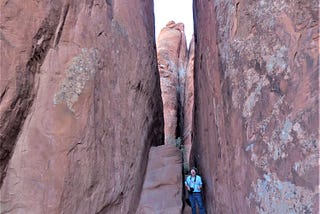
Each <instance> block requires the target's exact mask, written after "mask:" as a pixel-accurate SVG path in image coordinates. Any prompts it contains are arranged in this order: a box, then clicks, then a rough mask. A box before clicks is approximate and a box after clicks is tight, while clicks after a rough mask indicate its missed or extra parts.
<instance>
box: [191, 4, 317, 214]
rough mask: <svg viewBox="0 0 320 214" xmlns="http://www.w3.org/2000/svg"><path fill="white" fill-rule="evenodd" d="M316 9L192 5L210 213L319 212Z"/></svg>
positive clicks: (200, 152) (198, 134)
mask: <svg viewBox="0 0 320 214" xmlns="http://www.w3.org/2000/svg"><path fill="white" fill-rule="evenodd" d="M316 5H318V2H317V1H312V0H311V1H304V2H302V1H280V0H279V1H278V0H277V1H242V0H240V1H219V0H214V1H202V0H196V1H195V8H194V11H195V13H196V14H195V35H196V36H195V37H196V46H195V53H196V55H195V106H196V107H195V140H194V144H193V148H192V150H193V152H192V153H193V154H194V155H193V161H194V162H195V163H196V164H197V165H198V166H199V169H200V172H201V173H202V175H203V177H204V181H205V199H206V200H205V201H206V206H207V211H208V213H318V212H319V204H318V203H319V201H318V200H319V133H318V131H319V129H318V128H319V88H318V86H319V73H318V69H319V58H318V57H319V49H318V48H319V47H318V45H319V40H318V39H319V34H318V29H319V20H318V14H319V11H318V7H317V6H316Z"/></svg>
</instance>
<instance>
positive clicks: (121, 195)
mask: <svg viewBox="0 0 320 214" xmlns="http://www.w3.org/2000/svg"><path fill="white" fill-rule="evenodd" d="M152 11H153V4H152V1H147V2H142V1H132V2H130V3H128V2H125V1H122V0H114V1H103V0H98V1H82V2H77V1H68V0H64V1H63V0H57V1H26V2H23V3H21V2H20V1H18V0H10V1H5V2H3V3H1V9H0V13H1V23H0V26H1V27H0V42H1V60H0V61H1V70H0V74H1V78H0V102H1V105H0V139H1V141H0V148H1V150H0V156H1V157H0V159H1V165H0V167H1V177H2V179H3V178H4V180H3V184H2V187H1V200H0V209H1V213H7V212H10V213H33V214H34V213H135V211H136V209H137V206H138V202H139V198H140V193H141V189H142V185H143V177H144V172H145V170H146V166H147V161H146V158H147V154H148V151H149V148H150V146H151V145H160V144H162V143H163V142H162V141H163V114H162V101H161V91H160V81H159V73H158V70H157V63H156V49H155V40H154V32H153V28H154V23H153V20H154V18H153V12H152ZM137 50H138V51H137ZM11 156H12V157H11ZM10 157H11V160H10V162H9V164H8V161H9V159H10ZM5 174H6V176H5V177H4V175H5Z"/></svg>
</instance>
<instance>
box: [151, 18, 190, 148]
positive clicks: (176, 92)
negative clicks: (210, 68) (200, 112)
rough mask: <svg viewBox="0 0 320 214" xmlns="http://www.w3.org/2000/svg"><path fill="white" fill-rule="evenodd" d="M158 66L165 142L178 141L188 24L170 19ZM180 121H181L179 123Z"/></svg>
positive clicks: (161, 39)
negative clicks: (185, 31) (185, 25)
mask: <svg viewBox="0 0 320 214" xmlns="http://www.w3.org/2000/svg"><path fill="white" fill-rule="evenodd" d="M157 56H158V67H159V72H160V84H161V96H162V100H163V109H164V113H163V114H164V133H165V143H175V142H176V139H177V138H178V137H179V136H180V135H181V130H182V125H183V124H182V117H183V108H182V104H183V99H184V97H183V92H184V82H185V72H186V63H187V44H186V38H185V34H184V25H183V24H182V23H177V24H176V23H175V22H174V21H170V22H169V23H168V24H167V25H166V27H164V28H163V29H162V30H161V32H160V34H159V37H158V40H157ZM179 122H180V124H179Z"/></svg>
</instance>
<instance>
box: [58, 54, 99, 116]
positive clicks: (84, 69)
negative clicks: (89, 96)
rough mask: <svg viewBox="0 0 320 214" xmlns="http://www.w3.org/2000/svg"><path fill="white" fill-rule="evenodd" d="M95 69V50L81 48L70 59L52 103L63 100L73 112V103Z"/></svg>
mask: <svg viewBox="0 0 320 214" xmlns="http://www.w3.org/2000/svg"><path fill="white" fill-rule="evenodd" d="M96 70H97V50H96V49H90V50H88V49H85V48H84V49H82V51H81V53H80V54H79V55H78V56H76V57H74V58H73V59H72V63H71V65H70V66H69V67H68V68H67V70H66V77H65V79H64V80H63V82H62V84H61V86H60V90H59V92H58V93H56V94H55V96H54V100H53V102H54V104H55V105H57V104H59V103H62V102H65V103H66V104H67V106H68V108H69V109H70V110H71V111H72V112H74V109H73V105H74V103H76V102H77V101H78V98H79V96H80V94H81V92H82V91H83V89H84V87H85V84H86V82H87V81H88V80H89V79H90V78H92V77H93V76H94V74H95V73H96Z"/></svg>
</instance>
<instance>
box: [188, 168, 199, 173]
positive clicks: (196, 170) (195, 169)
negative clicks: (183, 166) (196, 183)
mask: <svg viewBox="0 0 320 214" xmlns="http://www.w3.org/2000/svg"><path fill="white" fill-rule="evenodd" d="M191 170H194V171H195V172H196V173H198V169H197V168H196V167H192V168H191ZM191 170H190V172H191Z"/></svg>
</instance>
